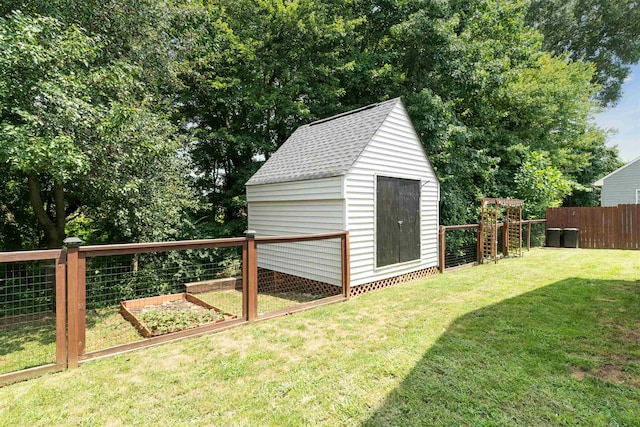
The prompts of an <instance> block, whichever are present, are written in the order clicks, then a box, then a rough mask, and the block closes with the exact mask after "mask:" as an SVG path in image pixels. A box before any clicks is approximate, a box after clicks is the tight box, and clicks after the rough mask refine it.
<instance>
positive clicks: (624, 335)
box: [619, 326, 640, 344]
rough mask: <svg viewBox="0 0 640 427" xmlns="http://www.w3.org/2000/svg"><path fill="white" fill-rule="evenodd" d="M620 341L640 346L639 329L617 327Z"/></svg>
mask: <svg viewBox="0 0 640 427" xmlns="http://www.w3.org/2000/svg"><path fill="white" fill-rule="evenodd" d="M619 329H620V339H622V341H624V342H625V343H631V344H640V329H634V328H626V327H624V326H619Z"/></svg>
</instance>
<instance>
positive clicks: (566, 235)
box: [562, 228, 579, 248]
mask: <svg viewBox="0 0 640 427" xmlns="http://www.w3.org/2000/svg"><path fill="white" fill-rule="evenodd" d="M578 232H579V230H578V229H577V228H563V229H562V240H563V244H562V246H563V247H565V248H577V247H578Z"/></svg>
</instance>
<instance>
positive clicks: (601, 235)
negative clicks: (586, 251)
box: [547, 205, 640, 249]
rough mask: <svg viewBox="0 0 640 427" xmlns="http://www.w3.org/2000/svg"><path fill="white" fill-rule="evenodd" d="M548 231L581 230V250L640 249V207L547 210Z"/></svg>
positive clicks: (622, 206)
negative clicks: (551, 229) (552, 229)
mask: <svg viewBox="0 0 640 427" xmlns="http://www.w3.org/2000/svg"><path fill="white" fill-rule="evenodd" d="M547 228H578V229H579V230H580V232H579V237H578V239H579V240H578V241H579V246H580V247H581V248H590V249H640V205H618V206H612V207H580V208H574V207H567V208H552V209H547Z"/></svg>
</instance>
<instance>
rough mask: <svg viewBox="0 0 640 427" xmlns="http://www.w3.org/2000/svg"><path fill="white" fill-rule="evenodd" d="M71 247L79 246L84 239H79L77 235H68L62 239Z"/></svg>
mask: <svg viewBox="0 0 640 427" xmlns="http://www.w3.org/2000/svg"><path fill="white" fill-rule="evenodd" d="M62 243H64V244H65V245H67V247H69V248H77V247H78V246H80V244H81V243H82V239H78V238H77V237H67V238H66V239H64V240H63V241H62Z"/></svg>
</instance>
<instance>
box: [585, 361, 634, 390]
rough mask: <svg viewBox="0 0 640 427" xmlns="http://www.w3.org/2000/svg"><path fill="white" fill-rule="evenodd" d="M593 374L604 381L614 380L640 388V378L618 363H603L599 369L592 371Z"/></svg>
mask: <svg viewBox="0 0 640 427" xmlns="http://www.w3.org/2000/svg"><path fill="white" fill-rule="evenodd" d="M591 375H593V376H594V377H596V378H599V379H601V380H603V381H608V382H614V383H618V384H627V385H630V386H632V387H636V388H640V379H638V378H635V377H634V376H633V375H631V374H630V373H628V372H625V371H623V370H622V369H620V366H618V365H613V364H607V365H603V366H602V367H600V368H599V369H597V370H595V371H592V372H591Z"/></svg>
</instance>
